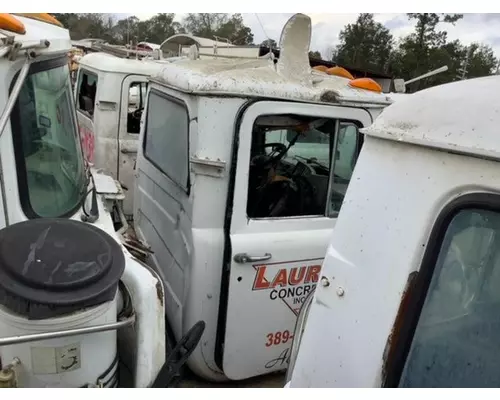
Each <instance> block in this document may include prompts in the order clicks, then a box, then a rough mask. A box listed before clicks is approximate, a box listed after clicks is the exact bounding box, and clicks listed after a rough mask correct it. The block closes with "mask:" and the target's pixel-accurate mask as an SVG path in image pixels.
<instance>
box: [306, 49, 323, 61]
mask: <svg viewBox="0 0 500 400" xmlns="http://www.w3.org/2000/svg"><path fill="white" fill-rule="evenodd" d="M309 57H311V58H317V59H318V60H321V59H322V58H321V53H320V52H319V51H310V52H309Z"/></svg>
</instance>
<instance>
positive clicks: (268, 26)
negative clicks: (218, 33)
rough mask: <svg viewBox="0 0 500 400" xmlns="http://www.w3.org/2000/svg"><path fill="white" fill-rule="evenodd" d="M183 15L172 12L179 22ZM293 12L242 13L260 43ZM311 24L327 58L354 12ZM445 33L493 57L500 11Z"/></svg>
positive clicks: (406, 26) (394, 23) (399, 25)
mask: <svg viewBox="0 0 500 400" xmlns="http://www.w3.org/2000/svg"><path fill="white" fill-rule="evenodd" d="M129 15H131V14H117V16H118V18H126V17H127V16H129ZM135 15H136V16H137V17H138V18H139V19H148V18H150V17H151V16H153V15H154V14H135ZM184 15H185V14H176V20H178V21H181V20H182V18H183V17H184ZM292 15H293V14H291V13H288V14H285V13H268V14H265V13H259V14H242V16H243V20H244V23H245V25H247V26H249V27H250V28H251V29H252V32H253V34H254V42H255V43H261V42H262V41H263V40H265V39H267V38H268V37H269V38H271V39H274V40H276V41H277V42H279V36H280V33H281V28H282V27H283V25H284V24H285V22H286V21H287V20H288V18H290V16H292ZM308 15H309V16H310V17H311V21H312V24H313V30H312V41H311V50H317V51H320V52H321V54H322V55H323V57H327V56H328V55H329V52H330V51H331V49H332V48H333V47H334V46H335V45H336V44H337V43H338V34H339V32H340V30H341V29H342V28H343V27H344V26H345V25H346V24H349V23H352V22H354V21H355V20H356V18H357V16H358V14H329V13H324V14H308ZM374 18H375V20H376V21H378V22H381V23H383V24H384V25H385V26H386V27H387V28H389V29H390V30H391V32H392V34H393V35H394V36H395V37H396V38H398V37H401V36H405V35H407V34H408V33H410V32H411V31H412V30H413V27H414V23H413V22H410V21H408V18H407V16H406V14H375V17H374ZM440 29H442V30H446V31H447V32H448V38H449V39H450V40H454V39H460V41H462V43H464V44H466V45H467V44H470V43H472V42H482V43H485V44H489V45H490V46H491V47H492V48H493V50H494V51H495V54H496V56H497V57H499V56H500V14H477V13H475V14H464V18H463V19H462V20H460V21H458V22H457V23H456V25H455V26H452V25H451V24H443V26H442V27H440Z"/></svg>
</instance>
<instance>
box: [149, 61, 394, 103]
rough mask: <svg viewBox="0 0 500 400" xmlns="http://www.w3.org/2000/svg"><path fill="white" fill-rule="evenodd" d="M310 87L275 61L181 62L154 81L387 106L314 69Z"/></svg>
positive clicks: (205, 90)
mask: <svg viewBox="0 0 500 400" xmlns="http://www.w3.org/2000/svg"><path fill="white" fill-rule="evenodd" d="M310 74H311V78H312V82H313V83H312V84H311V85H307V84H303V83H300V82H298V81H295V80H291V79H287V78H285V77H284V76H282V75H280V74H279V73H278V71H277V69H276V65H275V64H274V61H273V60H272V59H264V58H261V59H254V60H248V59H226V58H219V59H211V60H180V61H176V62H175V63H171V64H168V65H167V66H164V67H163V68H162V69H161V70H160V72H159V73H157V74H155V75H153V76H152V80H153V81H155V82H157V83H159V84H162V85H166V86H169V87H173V88H175V89H177V90H180V91H183V92H187V93H196V94H202V95H203V94H205V95H220V96H235V97H265V98H279V99H288V100H296V101H304V102H321V103H335V102H338V103H342V104H349V103H352V104H356V105H358V106H359V104H360V103H361V104H364V105H366V106H373V107H385V106H387V105H388V104H390V103H391V101H390V99H388V97H387V96H386V95H384V94H382V93H376V92H372V91H369V90H364V89H357V88H353V87H351V86H349V79H346V78H343V77H339V76H334V75H326V74H324V73H321V72H317V71H314V70H311V72H310Z"/></svg>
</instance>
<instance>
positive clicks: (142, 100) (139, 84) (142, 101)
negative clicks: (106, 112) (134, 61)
mask: <svg viewBox="0 0 500 400" xmlns="http://www.w3.org/2000/svg"><path fill="white" fill-rule="evenodd" d="M129 76H131V75H128V76H126V77H125V78H124V81H125V80H126V79H127V78H128V77H129ZM132 76H133V75H132ZM134 85H135V86H137V87H138V93H139V104H138V105H140V104H142V106H143V112H144V110H146V106H147V104H146V103H147V101H146V100H147V99H148V94H147V93H148V89H149V83H148V81H131V82H130V83H129V85H128V91H127V93H128V96H127V99H128V102H127V104H126V110H127V123H126V124H125V125H126V126H125V128H126V129H125V134H127V135H130V136H132V137H136V138H138V137H139V135H140V134H141V129H140V126H139V132H129V130H128V107H129V106H130V89H131V88H132V87H133V86H134ZM142 85H145V86H146V91H145V92H144V95H143V93H142V90H141V87H142ZM139 108H140V107H138V108H137V110H138V109H139ZM122 109H123V108H122ZM188 130H189V127H188Z"/></svg>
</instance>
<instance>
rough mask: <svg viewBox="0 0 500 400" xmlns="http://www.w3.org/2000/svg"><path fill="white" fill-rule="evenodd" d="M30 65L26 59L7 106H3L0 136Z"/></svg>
mask: <svg viewBox="0 0 500 400" xmlns="http://www.w3.org/2000/svg"><path fill="white" fill-rule="evenodd" d="M30 65H31V62H30V59H29V58H26V61H25V62H24V65H23V67H22V68H21V71H20V72H19V76H18V77H17V81H16V84H15V85H14V88H13V89H12V93H11V94H10V96H9V100H7V104H6V105H5V108H4V110H3V113H2V117H1V118H0V136H2V134H3V131H4V129H5V126H6V125H7V121H8V119H9V117H10V113H11V112H12V109H13V108H14V104H15V103H16V100H17V98H18V97H19V93H20V92H21V88H22V87H23V84H24V80H25V79H26V76H28V71H29V69H30Z"/></svg>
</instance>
